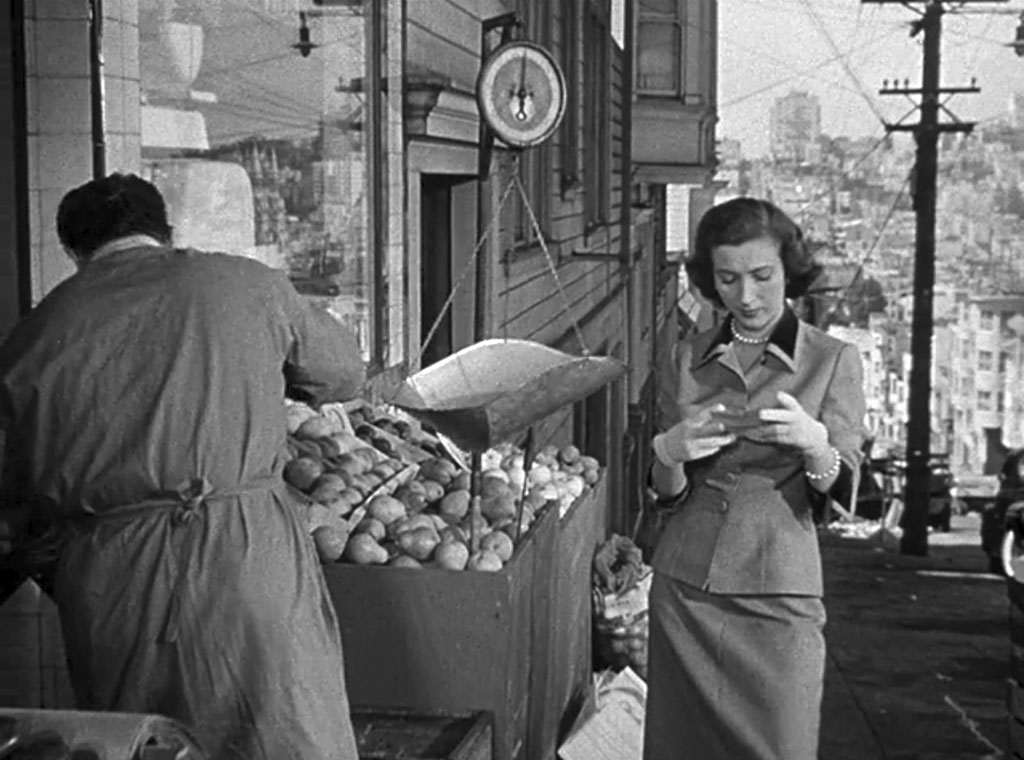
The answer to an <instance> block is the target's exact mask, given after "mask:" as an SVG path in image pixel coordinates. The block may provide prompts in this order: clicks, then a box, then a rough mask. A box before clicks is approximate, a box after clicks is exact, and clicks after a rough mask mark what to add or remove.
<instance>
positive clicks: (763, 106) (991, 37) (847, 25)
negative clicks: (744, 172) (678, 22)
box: [717, 0, 1024, 158]
mask: <svg viewBox="0 0 1024 760" xmlns="http://www.w3.org/2000/svg"><path fill="white" fill-rule="evenodd" d="M911 5H912V8H921V7H922V6H923V3H921V2H916V3H911ZM958 5H960V3H959V2H950V3H947V7H948V8H950V9H952V8H955V7H956V6H958ZM912 8H908V7H907V6H906V5H903V4H901V3H889V4H884V5H880V4H868V3H861V2H860V0H719V3H718V23H719V35H718V38H719V48H718V114H719V123H718V127H717V135H718V137H719V138H732V139H738V140H740V142H741V143H742V147H743V155H744V156H745V157H747V158H754V157H757V156H761V155H764V154H765V153H766V152H767V144H768V115H769V111H770V109H771V105H772V102H773V101H774V100H775V99H776V98H780V97H782V96H784V95H786V94H788V93H789V92H790V91H793V90H798V91H804V92H809V93H811V94H813V95H816V96H817V97H818V98H819V99H820V101H821V111H822V131H823V132H825V133H826V134H829V135H832V136H839V135H846V136H850V137H859V136H876V137H881V136H882V135H883V134H885V131H884V127H883V126H882V121H883V120H886V121H889V122H896V121H899V120H900V119H902V118H903V117H904V116H906V123H911V124H912V123H915V122H916V121H917V113H916V111H914V110H913V108H914V102H916V101H912V100H910V99H908V98H907V97H906V96H903V95H895V96H894V95H888V96H883V95H879V94H878V91H879V89H881V88H882V84H883V80H885V79H890V80H891V79H893V78H897V79H899V80H900V81H901V82H902V80H904V79H909V80H910V86H911V87H920V83H921V62H922V46H921V40H922V36H923V35H918V36H917V37H914V38H911V37H910V23H911V22H912V21H913V20H914V19H916V18H918V14H917V13H915V11H914V10H913V9H912ZM963 10H965V11H967V13H962V12H961V13H952V12H951V13H947V14H945V15H944V16H943V19H942V23H943V33H942V41H941V54H940V55H941V62H942V67H941V78H940V82H941V85H942V86H943V87H961V86H969V85H970V80H971V77H972V76H973V77H977V85H978V87H980V88H981V93H980V94H960V95H955V96H953V98H952V99H951V100H949V101H948V103H947V107H948V108H949V109H950V110H951V111H952V112H953V113H954V114H955V115H956V116H957V117H958V118H959V119H961V120H963V121H974V122H979V123H983V122H985V121H991V120H992V119H994V118H996V117H1000V116H1002V115H1004V114H1006V113H1007V112H1008V108H1009V105H1008V104H1009V98H1010V95H1011V93H1012V92H1013V91H1014V90H1015V89H1018V90H1019V91H1022V92H1024V58H1018V57H1016V56H1015V55H1014V52H1013V50H1012V49H1011V48H1008V47H1006V46H1005V43H1008V42H1010V41H1011V40H1012V39H1013V37H1014V35H1015V32H1016V28H1017V24H1018V21H1019V18H1018V16H1019V14H1020V13H1021V11H1024V0H1010V2H1007V3H999V2H978V1H977V0H973V1H972V2H970V3H969V4H967V5H965V6H964V8H963ZM908 114H909V115H908ZM943 118H944V120H947V119H948V118H949V117H948V116H946V115H944V116H943ZM905 139H908V140H911V139H912V138H911V137H910V136H909V135H905Z"/></svg>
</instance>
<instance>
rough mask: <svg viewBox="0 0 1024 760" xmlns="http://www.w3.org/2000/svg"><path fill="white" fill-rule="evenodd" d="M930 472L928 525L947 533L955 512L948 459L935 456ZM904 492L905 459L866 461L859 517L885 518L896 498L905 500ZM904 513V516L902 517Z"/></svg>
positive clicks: (860, 494)
mask: <svg viewBox="0 0 1024 760" xmlns="http://www.w3.org/2000/svg"><path fill="white" fill-rule="evenodd" d="M928 469H929V472H930V475H929V488H928V526H929V527H931V528H937V529H938V530H941V531H948V530H949V529H950V522H951V519H952V517H953V514H954V512H955V511H956V506H955V500H954V498H953V491H954V482H955V481H954V478H953V473H952V472H951V471H950V469H949V459H948V457H947V456H946V455H945V454H935V455H933V456H932V457H931V459H930V460H929V462H928ZM905 489H906V461H905V460H904V459H903V458H902V457H885V458H881V459H866V460H865V461H864V462H863V463H862V465H861V478H860V489H859V491H858V494H857V515H858V516H859V517H864V518H866V519H869V520H877V519H881V518H883V517H885V515H886V513H887V512H888V510H889V507H890V506H891V504H892V502H893V500H894V499H896V500H900V501H902V500H903V498H904V490H905ZM905 514H906V513H905V512H904V513H902V514H901V517H902V516H903V515H905ZM901 523H902V520H901Z"/></svg>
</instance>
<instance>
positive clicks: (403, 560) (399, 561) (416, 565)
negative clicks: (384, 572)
mask: <svg viewBox="0 0 1024 760" xmlns="http://www.w3.org/2000/svg"><path fill="white" fill-rule="evenodd" d="M388 567H407V568H409V569H411V570H422V569H423V564H422V563H421V562H420V561H419V560H417V559H415V558H413V557H410V556H409V555H408V554H398V555H396V556H395V557H393V558H392V559H391V560H389V561H388Z"/></svg>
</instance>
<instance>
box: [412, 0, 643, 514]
mask: <svg viewBox="0 0 1024 760" xmlns="http://www.w3.org/2000/svg"><path fill="white" fill-rule="evenodd" d="M587 1H588V2H589V0H587ZM531 2H534V3H535V4H534V5H532V6H531V7H532V8H535V9H537V10H538V11H539V12H544V13H548V12H549V11H550V13H551V17H550V18H546V19H545V20H546V22H547V23H549V27H548V31H549V35H548V38H547V39H546V40H545V41H544V44H545V45H546V46H547V47H548V49H549V51H550V53H551V54H552V55H553V56H554V58H555V59H556V60H559V61H562V60H565V56H563V55H562V53H563V46H564V44H565V41H564V40H563V39H562V33H563V32H562V30H563V28H564V24H563V23H562V22H563V19H562V18H560V17H559V14H562V13H565V12H567V10H570V9H571V8H573V7H575V8H576V12H577V13H579V14H582V13H583V12H584V9H585V8H586V5H587V4H586V2H580V3H575V4H566V3H561V2H556V3H551V2H548V1H546V0H531ZM517 5H519V1H518V0H506V1H504V2H499V1H498V0H490V1H482V2H472V1H471V0H431V2H429V3H427V2H423V1H418V2H410V3H408V5H407V38H406V51H407V59H408V62H409V64H411V65H412V66H423V67H426V68H428V69H430V70H433V71H436V72H438V73H440V74H442V75H444V76H446V77H448V78H450V79H451V82H452V83H451V87H452V88H454V89H459V90H464V91H471V90H472V88H473V87H474V86H475V81H476V76H477V73H478V71H479V65H480V60H479V47H480V30H481V24H482V22H483V21H484V20H485V19H488V18H493V17H495V16H498V15H500V14H502V13H506V12H508V11H511V10H513V9H514V8H515V7H516V6H517ZM609 7H610V4H609ZM575 27H576V34H577V35H578V38H579V40H582V34H583V17H582V15H580V16H579V18H578V19H577V22H576V25H575ZM608 53H609V54H608V58H607V60H608V69H609V71H608V87H609V92H608V95H609V97H608V108H609V113H608V123H609V146H608V163H609V171H610V173H611V174H610V177H609V178H608V183H607V186H608V189H609V209H608V212H607V216H608V218H607V219H606V220H605V223H604V225H603V226H600V227H597V228H595V229H590V230H588V229H586V228H585V222H584V201H585V196H584V194H583V193H584V190H583V188H582V187H576V188H573V189H571V190H569V191H566V192H563V182H562V179H563V177H562V154H563V150H562V149H563V147H568V146H563V140H565V139H566V138H565V137H564V135H563V132H562V131H561V130H559V131H557V132H556V133H555V134H554V136H553V137H552V138H551V139H550V140H548V141H547V143H546V144H545V145H544V146H542V147H541V148H535V149H533V150H544V151H546V152H547V153H548V161H547V165H548V167H549V171H548V176H547V178H546V181H547V182H548V193H547V194H548V197H549V203H550V206H549V207H548V208H543V209H534V211H535V213H536V215H537V218H538V219H541V220H545V219H547V220H550V221H549V225H550V226H549V227H548V229H546V230H545V232H546V233H547V236H546V242H547V253H548V254H550V257H551V261H552V262H553V265H554V269H555V271H556V272H557V275H558V281H559V283H560V287H559V285H558V284H556V282H555V279H554V276H553V274H552V265H551V263H549V259H548V256H546V255H545V252H544V249H543V247H542V246H540V245H532V246H529V247H523V246H522V245H520V246H518V247H517V246H516V244H515V240H514V238H515V229H514V220H513V218H512V216H513V215H512V213H510V212H511V208H509V207H506V208H504V209H501V211H502V213H501V214H499V215H498V220H499V221H498V224H500V228H499V229H498V232H497V235H496V239H495V240H492V241H491V242H492V243H493V248H489V246H485V247H484V248H483V251H482V253H485V254H487V253H489V254H490V255H489V256H488V258H487V259H485V260H486V261H487V262H488V267H489V269H490V271H489V273H488V276H487V278H486V279H487V281H488V283H489V287H488V293H487V295H486V301H485V303H484V310H485V313H486V315H487V326H486V334H487V335H488V336H492V337H510V338H523V339H529V340H534V341H537V342H539V343H544V344H546V345H551V346H555V347H557V348H561V349H563V350H566V351H569V352H572V353H578V352H580V348H581V347H580V345H579V340H578V339H577V335H576V330H575V327H579V329H580V331H581V332H582V335H583V340H584V343H585V344H586V347H587V348H588V349H589V350H590V351H591V352H593V353H601V354H607V355H612V356H615V357H617V358H620V359H622V360H625V361H627V362H628V361H631V360H632V358H633V356H634V355H637V354H639V355H642V356H643V357H644V360H643V361H642V362H640V372H641V373H642V374H643V375H644V377H640V378H638V377H636V374H637V373H634V374H632V375H630V376H629V377H627V378H626V379H623V380H622V381H620V382H619V383H617V384H614V385H613V386H610V387H609V388H607V389H603V390H602V392H601V394H602V395H601V396H600V397H598V396H597V395H596V394H595V399H594V400H593V401H594V402H596V406H594V407H592V408H594V409H595V410H596V409H597V408H598V407H603V412H602V413H601V414H599V416H600V417H602V419H601V420H598V421H595V420H589V419H586V417H587V416H588V412H587V411H586V409H587V406H588V405H587V404H578V405H577V406H576V408H575V409H574V408H572V407H567V408H563V409H560V410H559V411H558V412H556V413H555V414H553V415H552V416H551V417H549V418H548V419H546V420H544V421H542V422H541V423H538V424H536V425H534V434H535V442H536V443H537V445H545V444H549V443H553V444H558V445H561V444H564V443H569V442H575V443H577V444H580V445H582V444H583V443H584V441H583V440H575V438H577V437H579V436H580V435H581V431H583V432H585V436H586V438H588V439H590V441H591V443H590V445H592V446H593V447H595V448H598V447H599V448H600V449H601V450H600V451H596V450H595V451H591V452H588V453H593V454H594V455H596V456H598V457H599V458H600V459H602V460H603V461H604V463H605V464H607V465H608V468H609V473H608V476H609V504H610V505H611V506H610V508H611V514H609V515H608V516H607V517H608V518H609V520H608V522H609V527H611V528H612V529H615V530H620V531H621V530H622V529H623V528H624V527H625V526H624V525H623V519H622V517H621V515H620V513H621V512H622V501H623V499H622V496H623V494H622V490H623V489H622V476H623V458H624V452H623V443H622V441H623V437H624V434H625V420H626V412H627V406H628V403H629V400H630V398H631V397H632V396H633V395H634V389H633V386H634V385H635V383H636V382H637V381H638V380H639V381H640V383H641V384H642V383H643V382H644V381H645V380H646V379H647V375H649V374H650V361H649V356H650V351H651V349H650V343H649V341H650V340H651V339H652V331H651V330H650V321H651V314H652V313H653V309H652V306H651V300H650V299H651V294H652V283H647V284H646V286H642V285H641V283H638V282H637V281H636V278H634V279H633V281H632V282H630V278H629V272H628V270H626V269H625V267H623V265H622V264H621V263H620V262H621V254H622V250H621V248H622V245H621V242H622V237H621V236H622V224H623V215H624V214H626V215H628V214H630V212H631V209H626V208H624V207H623V198H624V188H625V187H626V186H625V184H624V183H625V182H627V181H628V180H627V179H626V178H625V174H624V166H623V164H624V160H625V152H624V145H625V140H627V139H629V129H628V128H627V127H628V125H626V124H625V123H624V114H625V113H626V110H625V109H624V93H625V92H626V90H627V88H626V87H625V82H624V75H625V64H626V60H625V58H624V55H623V52H622V50H620V49H619V47H618V45H617V44H615V42H614V41H613V40H612V39H610V38H609V40H608ZM587 55H588V51H587V50H585V49H583V45H582V43H581V42H580V48H579V55H578V56H577V64H576V65H577V67H578V71H577V72H576V76H573V75H572V74H571V73H569V76H568V77H567V78H568V79H569V81H570V82H571V81H573V80H576V81H580V79H581V77H582V74H583V72H584V71H585V70H586V60H585V56H587ZM578 95H579V93H578ZM583 100H584V98H583V97H581V96H580V97H577V98H575V107H576V109H577V124H580V125H582V123H583ZM427 139H428V140H429V139H431V136H430V135H428V136H427ZM433 139H434V140H437V139H440V138H439V136H436V137H433ZM581 139H583V131H582V129H581V130H580V134H578V135H577V136H575V138H574V139H573V140H571V144H572V145H574V146H575V145H578V141H579V140H581ZM514 166H515V162H514V160H513V155H512V153H511V152H509V151H506V150H504V149H502V147H501V145H500V143H499V144H498V145H496V146H495V150H494V155H493V161H492V166H491V173H490V180H489V182H488V187H487V188H486V189H485V191H484V197H486V198H488V199H489V203H490V205H491V206H492V211H496V210H497V205H498V201H499V200H500V198H501V196H502V194H503V192H504V190H505V189H506V188H507V187H508V184H509V181H510V179H511V178H512V174H511V172H512V169H513V168H514ZM454 213H458V210H457V209H455V210H454ZM485 216H486V219H487V220H488V221H489V220H490V219H491V218H492V216H493V214H485ZM627 218H628V217H627ZM542 224H543V222H542ZM652 237H653V236H651V235H650V234H645V235H633V234H631V247H632V249H633V250H634V251H642V257H641V259H640V261H641V262H642V265H641V266H636V267H635V269H634V272H635V273H636V277H647V278H650V277H651V276H652V269H651V267H652V262H651V260H650V259H651V256H652V255H653V251H651V250H650V248H649V247H648V246H649V243H650V240H651V239H652ZM574 252H585V253H586V254H587V257H586V258H581V257H578V256H574V255H573V254H574ZM470 284H471V283H470ZM640 293H646V294H647V296H646V301H645V303H644V304H643V305H642V306H641V305H640V304H639V303H638V302H637V295H638V294H640ZM631 310H632V314H631V313H630V311H631ZM638 319H639V320H640V324H638V323H637V320H638ZM631 328H632V329H633V330H634V336H641V335H644V336H646V337H645V338H644V340H645V341H648V342H647V345H637V341H636V338H634V339H632V340H631V338H630V334H629V333H630V329H631ZM604 418H606V419H604ZM595 436H596V438H595ZM602 437H603V438H604V439H605V443H604V444H603V445H602V444H599V443H598V439H600V438H602Z"/></svg>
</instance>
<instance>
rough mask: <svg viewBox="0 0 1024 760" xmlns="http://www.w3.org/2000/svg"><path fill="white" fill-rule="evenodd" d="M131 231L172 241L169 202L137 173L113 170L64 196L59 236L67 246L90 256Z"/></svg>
mask: <svg viewBox="0 0 1024 760" xmlns="http://www.w3.org/2000/svg"><path fill="white" fill-rule="evenodd" d="M127 235H149V236H150V237H153V238H156V239H157V240H159V241H160V242H161V243H164V244H165V245H170V242H171V225H170V224H169V223H168V221H167V206H166V204H165V203H164V198H163V196H162V195H161V194H160V191H159V190H157V189H156V187H155V186H154V185H152V184H151V183H149V182H147V181H146V180H144V179H142V178H141V177H139V176H137V175H135V174H121V173H115V174H110V175H108V176H106V177H103V178H102V179H94V180H92V181H91V182H86V183H85V184H84V185H80V186H78V187H76V188H75V189H73V190H70V191H68V193H67V194H66V195H65V196H64V197H63V198H62V199H61V202H60V206H59V207H58V208H57V236H58V237H59V238H60V242H61V244H62V245H64V246H65V247H66V248H70V249H71V250H72V251H74V252H75V253H76V254H77V255H79V256H82V257H84V258H89V257H90V256H91V255H92V254H93V253H94V252H95V251H96V249H97V248H99V247H100V246H102V245H104V244H105V243H109V242H110V241H111V240H116V239H117V238H121V237H125V236H127Z"/></svg>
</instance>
